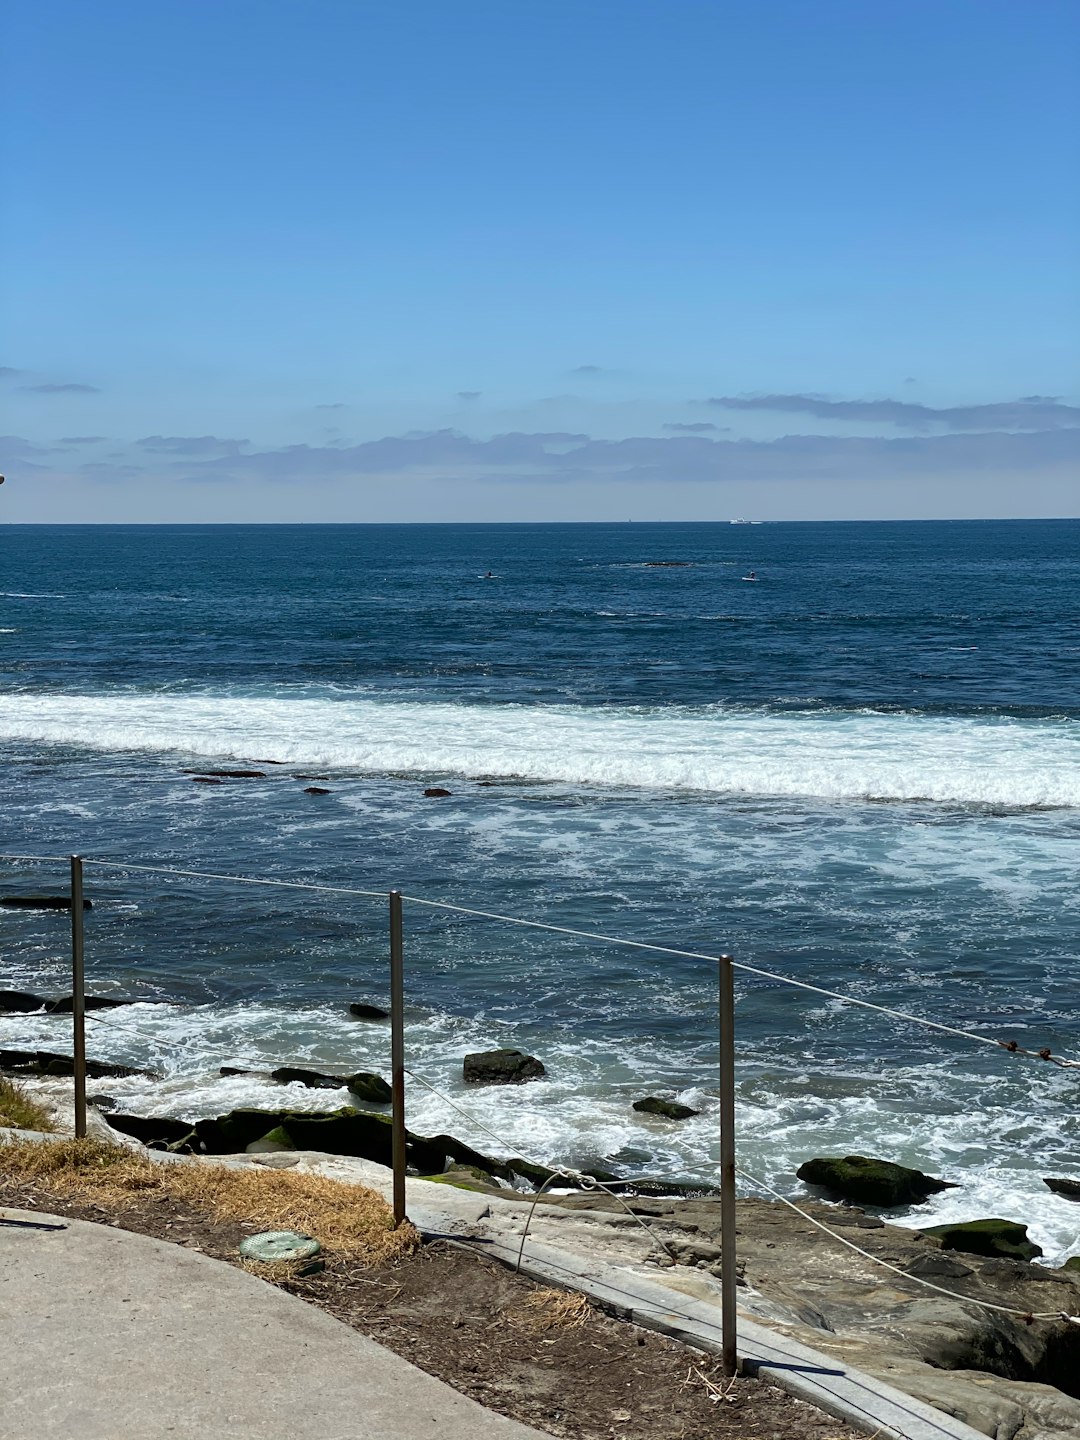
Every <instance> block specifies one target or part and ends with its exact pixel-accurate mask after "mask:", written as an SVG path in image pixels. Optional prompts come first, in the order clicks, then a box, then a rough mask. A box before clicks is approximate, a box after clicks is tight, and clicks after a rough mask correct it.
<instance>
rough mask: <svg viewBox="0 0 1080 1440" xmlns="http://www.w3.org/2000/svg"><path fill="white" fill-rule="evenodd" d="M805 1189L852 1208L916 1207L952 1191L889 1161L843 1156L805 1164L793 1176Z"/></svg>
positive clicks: (944, 1182) (946, 1183)
mask: <svg viewBox="0 0 1080 1440" xmlns="http://www.w3.org/2000/svg"><path fill="white" fill-rule="evenodd" d="M795 1173H796V1175H797V1176H798V1177H799V1179H800V1180H804V1181H805V1182H806V1183H807V1185H820V1186H821V1187H822V1188H823V1189H825V1190H831V1191H832V1192H833V1194H834V1195H838V1196H840V1198H841V1199H843V1200H852V1201H854V1202H855V1204H856V1205H880V1206H883V1207H885V1208H888V1207H890V1206H894V1205H918V1204H920V1203H921V1202H922V1201H923V1200H925V1199H926V1198H927V1196H928V1195H936V1194H937V1193H938V1191H940V1190H953V1189H955V1188H956V1187H955V1186H954V1185H953V1184H952V1183H951V1182H950V1181H948V1180H938V1179H936V1178H935V1177H934V1176H933V1175H924V1174H923V1172H922V1171H921V1170H910V1169H909V1168H908V1167H907V1166H906V1165H894V1164H893V1163H892V1161H891V1160H874V1159H871V1158H870V1157H868V1156H866V1155H845V1156H844V1157H843V1158H842V1159H840V1158H837V1157H835V1156H833V1157H827V1158H820V1157H819V1158H818V1159H815V1160H807V1162H806V1163H805V1164H804V1165H800V1166H799V1168H798V1170H797V1171H796V1172H795Z"/></svg>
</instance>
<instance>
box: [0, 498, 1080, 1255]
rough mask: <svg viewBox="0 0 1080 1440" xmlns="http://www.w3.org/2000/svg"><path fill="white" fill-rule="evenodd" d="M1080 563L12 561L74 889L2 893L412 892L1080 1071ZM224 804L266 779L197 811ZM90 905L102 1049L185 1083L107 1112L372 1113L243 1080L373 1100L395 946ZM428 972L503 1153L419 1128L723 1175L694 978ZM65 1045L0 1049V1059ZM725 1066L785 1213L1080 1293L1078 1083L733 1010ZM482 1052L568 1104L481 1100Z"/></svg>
mask: <svg viewBox="0 0 1080 1440" xmlns="http://www.w3.org/2000/svg"><path fill="white" fill-rule="evenodd" d="M1078 557H1080V525H1078V524H1077V523H1076V522H1068V521H1061V522H1009V523H1005V522H1001V523H998V522H986V523H974V522H970V523H969V522H965V523H956V524H951V523H945V522H942V523H933V524H926V525H917V524H910V525H909V524H904V525H884V524H882V525H875V524H865V525H804V526H799V525H788V526H785V525H775V526H773V525H763V526H753V527H728V526H719V525H655V526H652V525H648V526H647V525H636V524H635V525H633V526H626V525H622V526H619V525H610V526H396V527H395V526H372V527H367V526H340V527H320V526H302V527H291V526H282V527H260V526H240V527H212V526H208V527H199V526H192V527H69V526H42V527H6V528H5V527H0V591H2V592H3V593H0V783H2V785H3V794H4V800H5V803H4V806H3V809H2V811H0V850H2V851H3V852H4V853H7V854H31V855H50V856H55V857H57V858H56V860H55V862H54V863H51V864H40V863H31V862H5V863H4V865H3V868H2V871H0V888H2V889H3V890H4V891H6V892H10V893H26V892H28V891H32V890H44V891H48V890H51V889H53V888H55V887H58V886H62V885H63V883H64V878H65V865H66V860H65V858H64V857H66V856H68V855H70V854H71V853H76V852H77V853H82V854H84V855H86V856H98V857H103V858H104V857H108V858H109V859H111V860H114V861H124V860H127V861H131V862H135V863H138V864H145V865H150V866H160V867H163V868H166V869H169V868H172V869H186V870H197V871H216V872H223V873H227V874H233V875H247V876H251V877H255V878H263V879H278V880H282V881H301V882H304V883H306V884H312V885H320V884H325V885H330V886H338V887H343V888H352V889H370V890H373V891H379V892H383V893H385V891H386V890H387V889H388V888H390V887H391V886H395V887H398V888H401V889H404V890H405V891H406V892H408V893H411V894H414V895H419V896H423V897H426V898H428V899H432V900H442V901H447V902H451V903H453V904H458V905H462V906H465V907H474V908H477V909H483V910H489V911H493V912H497V913H500V914H503V915H509V916H521V917H523V918H527V919H533V920H541V921H545V922H550V923H553V924H556V925H564V926H567V927H569V928H572V929H578V930H589V931H596V932H600V933H603V934H611V935H620V936H625V937H627V938H630V939H635V940H641V941H648V942H652V943H655V944H659V945H666V946H671V947H674V948H677V949H685V950H692V951H701V952H706V953H712V954H715V953H717V952H719V951H725V950H726V951H729V952H731V953H733V954H734V955H735V956H736V957H737V958H739V959H741V960H743V961H745V962H747V963H748V964H751V965H757V966H760V967H761V968H762V969H765V970H771V971H775V972H778V973H781V974H786V975H790V976H793V977H794V978H796V979H801V980H805V981H807V982H809V983H813V984H818V985H821V986H823V987H825V988H827V989H831V990H836V991H839V992H841V993H842V994H848V995H853V996H856V997H858V998H860V999H865V1000H869V1001H872V1002H874V1003H877V1004H882V1005H885V1006H888V1007H890V1008H893V1009H896V1010H903V1011H909V1012H912V1013H915V1014H921V1015H925V1016H927V1017H929V1018H933V1019H937V1020H940V1021H942V1022H943V1023H945V1024H949V1025H955V1026H957V1027H958V1028H960V1029H965V1030H973V1031H975V1032H977V1033H979V1034H981V1035H984V1036H987V1037H989V1038H1001V1039H1005V1040H1009V1039H1016V1040H1017V1041H1018V1042H1019V1043H1020V1044H1023V1045H1025V1046H1028V1047H1029V1048H1034V1049H1038V1048H1040V1047H1041V1046H1044V1045H1049V1046H1051V1047H1052V1049H1053V1050H1054V1051H1055V1052H1063V1053H1071V1054H1080V1013H1078V1007H1077V1004H1076V968H1077V964H1078V955H1077V946H1076V936H1077V934H1078V933H1080V886H1078V885H1077V884H1076V857H1077V855H1078V854H1080V668H1078V662H1080V558H1078ZM659 562H663V563H659ZM670 562H678V564H671V563H670ZM750 568H753V569H755V570H756V571H757V573H758V575H759V577H760V583H758V584H757V585H743V584H741V582H740V579H739V577H740V576H741V575H742V574H745V573H746V571H747V570H748V569H750ZM488 571H492V572H494V574H495V576H496V577H497V578H496V579H493V580H491V581H487V580H486V579H481V578H480V577H484V576H486V574H487V572H488ZM230 767H235V768H240V769H245V770H248V769H250V770H257V771H261V772H263V777H264V778H261V779H255V778H253V779H245V780H235V781H231V780H228V779H222V780H221V783H219V784H216V785H204V784H198V783H196V777H195V776H194V775H193V774H192V773H191V772H193V771H199V770H205V769H222V768H230ZM313 787H314V788H315V789H316V790H318V791H320V792H325V793H317V794H311V793H309V791H310V790H311V789H312V788H313ZM432 787H438V788H440V789H442V790H448V791H449V792H451V793H450V794H449V795H445V796H440V797H438V798H433V797H430V796H426V795H425V793H424V792H425V790H427V789H430V788H432ZM88 876H89V881H88V883H89V885H90V890H89V892H88V893H90V894H91V898H92V899H93V903H94V909H93V910H92V911H91V912H88V916H87V967H88V975H89V982H90V987H91V990H92V991H94V992H95V993H101V994H114V995H119V996H124V997H126V998H134V999H136V1000H138V1001H139V1003H138V1004H136V1005H135V1006H133V1007H131V1008H130V1009H127V1010H124V1011H121V1012H110V1014H109V1015H104V1014H103V1015H102V1017H101V1018H99V1019H98V1020H96V1021H94V1022H93V1028H92V1031H91V1036H90V1041H91V1052H90V1053H91V1054H92V1055H94V1056H96V1057H99V1058H101V1059H110V1060H116V1061H119V1062H121V1063H127V1064H135V1065H142V1066H146V1067H148V1068H150V1069H152V1070H154V1071H155V1072H157V1073H158V1075H159V1076H160V1078H158V1079H156V1080H153V1081H150V1080H143V1079H140V1078H138V1077H132V1078H130V1079H123V1080H116V1081H109V1082H108V1087H107V1093H108V1094H109V1095H110V1096H111V1097H112V1098H113V1099H114V1100H115V1101H117V1102H118V1103H121V1104H122V1105H123V1106H124V1107H126V1108H129V1109H132V1110H136V1111H141V1112H144V1113H153V1114H171V1115H179V1116H183V1117H185V1118H195V1117H197V1116H199V1115H205V1114H214V1113H219V1112H221V1111H224V1110H227V1109H229V1108H231V1107H233V1106H237V1105H262V1106H270V1107H273V1106H279V1105H283V1104H287V1105H290V1106H295V1105H299V1106H307V1107H309V1108H319V1107H322V1106H325V1105H327V1104H330V1105H334V1104H339V1103H345V1102H346V1100H347V1096H346V1094H345V1092H344V1091H342V1092H340V1093H338V1092H335V1091H325V1092H317V1091H305V1090H303V1089H302V1088H301V1087H298V1086H289V1087H281V1086H276V1085H274V1084H272V1083H270V1082H269V1081H268V1080H266V1079H265V1077H260V1076H259V1075H258V1074H253V1075H248V1076H223V1075H221V1074H220V1070H221V1067H222V1066H227V1067H228V1066H232V1067H242V1068H245V1069H249V1070H251V1071H254V1072H259V1071H267V1070H269V1069H271V1068H273V1067H274V1066H277V1065H284V1064H293V1065H307V1066H310V1067H313V1068H317V1069H319V1068H322V1069H329V1068H334V1067H337V1068H340V1069H341V1070H343V1071H351V1070H361V1069H375V1070H384V1071H385V1069H386V1066H387V1064H388V1061H389V1056H388V1054H387V1050H388V1042H387V1038H386V1036H385V1034H384V1032H383V1031H381V1030H379V1029H378V1028H376V1029H371V1028H368V1027H364V1026H360V1025H357V1024H356V1023H355V1022H354V1021H351V1020H350V1019H349V1016H348V1002H350V1001H353V1000H365V1001H370V1002H374V1003H376V1004H378V1003H385V1000H386V983H387V977H386V943H387V941H386V913H385V903H384V902H380V901H378V900H363V899H359V898H357V899H350V898H348V897H345V896H341V895H328V894H322V893H320V892H318V891H312V892H310V893H308V892H297V891H284V890H283V891H280V892H279V891H276V890H273V889H269V888H267V887H256V886H250V887H244V886H234V885H229V884H225V883H221V882H210V881H199V880H196V879H192V878H186V879H185V878H182V877H175V876H174V877H170V876H168V875H164V876H163V875H147V874H144V873H141V872H135V871H130V872H124V871H122V870H112V871H108V872H106V871H103V870H101V869H95V868H94V867H93V866H88ZM0 915H2V919H0V924H2V926H3V946H2V954H0V988H11V989H25V990H31V991H34V992H35V993H40V994H48V995H52V994H61V993H64V992H65V991H66V989H67V988H69V981H68V959H67V943H68V941H67V935H66V931H65V928H64V923H63V917H62V916H61V917H59V919H58V918H57V917H56V916H49V915H47V914H34V913H33V912H29V911H27V912H8V911H4V912H0ZM406 957H407V1000H408V1015H407V1037H406V1038H407V1049H408V1056H409V1063H410V1065H411V1066H412V1068H413V1069H414V1070H415V1071H416V1072H417V1073H418V1074H421V1075H423V1076H424V1077H425V1078H426V1079H428V1080H430V1081H431V1082H432V1083H433V1084H434V1085H435V1086H436V1087H437V1088H438V1089H439V1090H440V1091H442V1092H443V1093H444V1094H445V1095H447V1096H448V1097H449V1098H450V1099H451V1100H453V1101H454V1102H455V1103H456V1104H458V1105H461V1106H463V1107H464V1108H465V1109H466V1110H467V1111H470V1112H472V1113H473V1114H475V1116H476V1119H477V1122H478V1123H477V1124H476V1125H475V1127H473V1128H470V1123H469V1122H468V1121H466V1120H465V1119H463V1118H462V1117H461V1115H460V1114H458V1113H457V1112H456V1111H455V1110H453V1109H452V1108H451V1107H450V1105H449V1104H448V1103H446V1102H444V1101H442V1100H440V1099H439V1098H438V1097H436V1096H433V1095H432V1094H430V1093H429V1092H427V1091H425V1090H424V1089H423V1087H421V1086H420V1085H419V1084H410V1087H409V1093H408V1108H409V1118H410V1123H411V1124H412V1125H413V1127H414V1128H415V1129H417V1130H419V1131H424V1130H428V1131H431V1132H433V1133H434V1132H437V1131H441V1130H450V1131H453V1132H454V1133H456V1134H459V1135H461V1137H462V1138H463V1139H465V1140H467V1141H469V1142H470V1143H473V1144H476V1145H477V1147H478V1148H480V1149H481V1150H483V1149H485V1148H486V1147H492V1148H493V1142H492V1141H491V1137H490V1135H488V1134H487V1133H486V1132H485V1130H483V1129H482V1128H481V1127H480V1123H479V1122H482V1124H483V1125H485V1126H488V1127H490V1129H493V1130H494V1131H495V1132H496V1134H498V1135H500V1136H505V1143H506V1148H507V1149H509V1150H513V1151H515V1152H517V1153H521V1154H525V1155H529V1156H531V1157H532V1158H534V1159H536V1160H538V1161H540V1162H551V1161H559V1162H565V1163H569V1164H577V1165H581V1164H588V1163H592V1164H602V1165H604V1166H605V1167H606V1168H609V1169H613V1170H616V1171H619V1172H621V1173H625V1174H628V1175H635V1174H636V1175H643V1174H653V1175H667V1176H671V1177H674V1178H677V1179H681V1180H685V1181H688V1182H692V1183H701V1184H707V1183H710V1182H711V1180H712V1179H714V1178H715V1165H716V1161H717V1135H716V1106H717V1097H716V989H715V972H714V970H713V968H712V967H710V966H709V965H708V964H707V963H700V962H695V961H693V960H690V959H682V958H679V957H675V956H658V955H649V954H646V953H632V952H627V951H625V950H620V949H618V948H617V947H611V946H605V945H604V944H603V943H600V942H593V941H588V940H585V939H580V938H574V937H571V936H564V935H552V934H544V933H540V932H535V931H528V930H523V929H520V928H518V927H513V926H506V925H500V924H498V923H496V922H493V921H486V920H482V919H479V918H477V917H467V916H461V915H458V916H455V915H453V914H442V913H440V912H433V911H424V910H422V909H421V908H420V907H417V906H408V905H407V906H406ZM64 1027H65V1022H64V1020H63V1018H62V1017H51V1016H45V1015H37V1016H35V1015H0V1046H3V1045H9V1046H13V1047H30V1046H34V1047H37V1046H40V1047H42V1048H50V1049H63V1048H64V1046H65V1043H67V1042H69V1040H70V1035H69V1032H68V1031H66V1030H65V1028H64ZM737 1036H738V1062H737V1085H738V1128H739V1146H740V1151H741V1153H742V1156H743V1160H744V1163H745V1164H746V1167H747V1169H748V1170H750V1171H752V1172H754V1173H757V1174H761V1175H763V1176H764V1177H766V1178H768V1179H769V1181H770V1183H772V1184H775V1185H777V1186H779V1187H780V1188H781V1189H782V1190H783V1191H784V1192H785V1193H787V1194H790V1195H792V1196H797V1195H799V1194H800V1193H803V1191H802V1187H801V1185H800V1184H799V1182H798V1181H797V1179H796V1177H795V1171H796V1169H797V1168H798V1166H799V1165H800V1164H801V1163H802V1161H803V1160H806V1159H808V1158H810V1157H811V1156H813V1155H816V1154H823V1153H824V1154H828V1153H868V1154H879V1155H882V1156H885V1157H887V1158H891V1159H895V1160H898V1161H901V1162H902V1163H908V1164H913V1165H916V1166H917V1167H918V1168H920V1169H923V1170H927V1171H930V1172H931V1173H936V1174H940V1175H942V1176H943V1177H944V1178H946V1179H950V1180H953V1181H955V1182H956V1183H957V1184H958V1186H959V1187H960V1188H959V1189H956V1190H949V1191H946V1192H944V1194H943V1195H941V1196H938V1197H935V1199H934V1200H932V1201H931V1203H930V1204H929V1205H928V1206H925V1207H916V1208H913V1209H912V1211H911V1212H910V1213H908V1214H907V1215H904V1216H902V1217H901V1219H902V1221H903V1223H906V1224H912V1225H918V1224H919V1223H927V1222H931V1223H932V1222H933V1221H934V1220H944V1219H950V1218H976V1217H978V1216H980V1215H993V1214H999V1215H1003V1216H1014V1217H1015V1218H1017V1219H1022V1220H1025V1221H1026V1222H1027V1223H1029V1225H1030V1227H1031V1233H1032V1235H1033V1237H1034V1238H1035V1239H1036V1240H1037V1241H1038V1243H1039V1244H1041V1245H1043V1247H1044V1249H1045V1250H1046V1257H1047V1260H1048V1261H1051V1262H1055V1261H1057V1260H1059V1259H1060V1258H1062V1257H1065V1256H1067V1255H1069V1254H1073V1253H1080V1239H1078V1236H1077V1209H1076V1207H1075V1206H1074V1205H1072V1206H1071V1205H1070V1204H1069V1202H1068V1201H1066V1200H1064V1199H1062V1198H1061V1197H1059V1196H1055V1195H1053V1194H1051V1193H1050V1192H1049V1191H1048V1190H1047V1189H1046V1187H1045V1186H1044V1185H1043V1183H1042V1176H1043V1175H1055V1174H1057V1175H1073V1176H1077V1177H1080V1106H1078V1105H1077V1103H1076V1099H1077V1092H1076V1086H1077V1083H1078V1082H1077V1080H1076V1078H1075V1072H1071V1071H1059V1070H1054V1069H1053V1068H1052V1067H1046V1066H1040V1064H1039V1063H1038V1062H1032V1061H1026V1060H1022V1059H1020V1058H1018V1057H1010V1056H1009V1055H1007V1054H1005V1053H1004V1052H1003V1051H999V1050H997V1049H996V1048H993V1047H989V1046H984V1045H970V1044H968V1043H966V1042H964V1041H963V1040H962V1039H959V1038H952V1039H950V1038H949V1037H945V1036H935V1035H928V1034H926V1033H924V1032H922V1031H921V1030H917V1029H915V1028H913V1027H905V1026H904V1025H902V1024H900V1023H899V1022H894V1021H891V1020H887V1019H886V1018H885V1017H881V1016H875V1015H872V1014H870V1013H869V1012H861V1011H858V1010H856V1009H854V1008H852V1007H850V1006H846V1005H843V1004H842V1003H839V1002H834V1001H829V1000H826V999H824V998H823V997H820V996H813V995H810V994H808V993H804V992H798V991H794V990H790V989H788V988H787V987H783V986H777V985H773V984H770V983H768V982H766V981H763V980H760V979H755V978H753V977H750V976H746V975H742V976H740V978H739V980H738V983H737ZM495 1045H512V1046H515V1047H517V1048H521V1049H525V1050H527V1051H529V1052H530V1053H532V1054H535V1055H537V1056H539V1057H540V1058H541V1059H542V1060H543V1062H544V1064H545V1065H546V1066H547V1075H546V1076H545V1078H544V1079H543V1080H542V1081H540V1082H537V1083H536V1084H533V1085H528V1086H523V1087H520V1088H514V1089H513V1090H511V1091H506V1092H502V1093H497V1092H493V1091H477V1090H472V1089H468V1090H467V1089H466V1088H465V1087H464V1085H463V1081H462V1074H461V1058H462V1056H463V1054H465V1053H466V1052H467V1051H469V1050H475V1049H483V1048H489V1047H492V1046H495ZM101 1088H104V1087H101ZM651 1093H660V1094H665V1095H669V1096H672V1097H677V1098H679V1099H681V1100H682V1101H684V1102H685V1103H687V1104H689V1105H691V1106H692V1107H693V1108H694V1109H697V1110H700V1112H701V1113H700V1114H699V1115H698V1116H697V1117H695V1118H694V1119H691V1120H689V1121H687V1122H685V1123H684V1124H681V1125H672V1124H670V1123H668V1122H663V1121H660V1120H656V1119H648V1118H646V1117H642V1116H640V1115H637V1114H635V1112H634V1111H633V1110H632V1102H633V1100H634V1099H636V1098H639V1097H641V1096H642V1095H645V1094H651Z"/></svg>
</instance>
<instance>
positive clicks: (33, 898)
mask: <svg viewBox="0 0 1080 1440" xmlns="http://www.w3.org/2000/svg"><path fill="white" fill-rule="evenodd" d="M0 907H2V908H3V909H5V910H70V909H71V896H70V895H0ZM93 908H94V907H93V905H91V903H90V901H89V900H86V899H84V900H83V909H84V910H92V909H93Z"/></svg>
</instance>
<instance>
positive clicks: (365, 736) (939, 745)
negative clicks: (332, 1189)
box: [0, 694, 1080, 807]
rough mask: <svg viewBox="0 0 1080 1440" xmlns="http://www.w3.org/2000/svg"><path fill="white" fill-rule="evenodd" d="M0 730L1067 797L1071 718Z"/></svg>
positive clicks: (595, 773)
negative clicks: (1069, 719)
mask: <svg viewBox="0 0 1080 1440" xmlns="http://www.w3.org/2000/svg"><path fill="white" fill-rule="evenodd" d="M0 738H3V739H8V740H21V741H39V742H43V743H49V744H62V745H65V746H71V745H77V746H85V747H87V748H89V749H92V750H97V751H107V752H114V753H122V752H131V751H141V752H151V753H155V752H156V753H179V754H183V755H194V756H204V757H211V756H212V757H215V758H224V757H230V758H236V759H242V758H248V757H250V756H253V755H258V756H263V755H269V756H273V757H274V758H276V759H278V760H280V761H285V762H289V763H293V764H303V765H305V766H309V767H319V768H320V769H328V768H335V769H349V770H359V771H362V772H365V773H374V774H386V773H389V774H401V773H415V774H428V775H430V774H441V775H459V776H497V777H503V778H510V777H521V778H525V779H528V780H533V781H558V782H563V783H569V784H575V785H586V786H617V787H630V788H641V789H658V790H665V791H689V792H706V793H709V792H711V793H714V794H722V795H747V796H778V797H791V798H799V797H806V798H812V797H818V798H823V799H837V800H839V799H860V798H862V799H872V800H909V801H914V800H932V801H939V802H944V803H956V804H975V805H991V806H1010V807H1013V806H1080V724H1077V723H1076V722H1075V721H1068V720H1016V719H1006V718H994V719H985V718H969V717H947V716H927V715H913V714H881V713H877V712H868V711H810V712H801V713H792V712H788V713H783V714H777V713H772V712H768V711H751V710H745V709H726V708H723V707H720V706H714V707H702V708H690V707H687V708H676V707H663V708H646V707H635V708H622V709H620V708H616V707H612V706H594V707H574V706H525V705H502V706H483V705H475V704H461V705H451V704H441V703H440V704H423V703H415V702H394V701H385V700H374V699H369V698H366V697H363V696H358V695H340V696H338V697H334V698H330V697H326V696H311V695H310V694H306V695H303V696H298V697H296V698H291V697H286V696H281V695H278V696H276V697H267V698H251V697H239V696H223V695H183V696H172V695H159V696H138V695H129V694H119V695H55V694H48V695H38V694H34V695H8V696H4V697H2V698H0Z"/></svg>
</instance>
